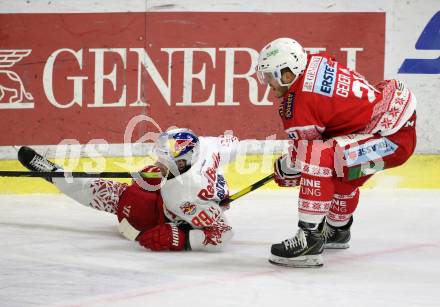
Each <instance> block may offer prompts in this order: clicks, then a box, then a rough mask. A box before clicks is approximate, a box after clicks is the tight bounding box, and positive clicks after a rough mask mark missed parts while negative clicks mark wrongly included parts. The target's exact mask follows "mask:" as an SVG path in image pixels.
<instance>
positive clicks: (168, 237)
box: [138, 223, 186, 251]
mask: <svg viewBox="0 0 440 307" xmlns="http://www.w3.org/2000/svg"><path fill="white" fill-rule="evenodd" d="M185 240H186V234H185V232H184V231H183V230H181V229H179V228H178V227H177V225H176V224H174V223H167V224H161V225H158V226H156V227H154V228H153V229H150V230H148V231H145V232H144V233H142V234H141V235H140V236H139V238H138V241H139V244H140V245H142V246H144V247H145V248H149V249H151V250H152V251H166V250H170V251H181V250H183V249H184V248H185Z"/></svg>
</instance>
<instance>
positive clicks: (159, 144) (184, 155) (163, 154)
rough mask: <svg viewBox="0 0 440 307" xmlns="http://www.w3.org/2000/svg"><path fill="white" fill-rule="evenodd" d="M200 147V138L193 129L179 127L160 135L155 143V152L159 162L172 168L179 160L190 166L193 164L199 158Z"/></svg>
mask: <svg viewBox="0 0 440 307" xmlns="http://www.w3.org/2000/svg"><path fill="white" fill-rule="evenodd" d="M199 147H200V141H199V138H198V137H197V135H196V134H195V133H194V132H193V131H191V130H190V129H186V128H178V129H172V130H169V131H166V132H163V133H161V134H160V135H159V137H158V139H157V140H156V142H155V143H154V153H155V154H156V155H157V157H158V161H159V162H161V163H163V164H165V165H166V166H167V167H168V168H169V169H171V170H172V169H175V167H176V162H177V161H179V160H184V161H185V162H186V165H187V166H188V167H189V166H191V165H192V164H193V163H194V162H195V161H196V160H197V159H198V155H199Z"/></svg>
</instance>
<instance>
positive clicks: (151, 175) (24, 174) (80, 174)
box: [0, 171, 161, 178]
mask: <svg viewBox="0 0 440 307" xmlns="http://www.w3.org/2000/svg"><path fill="white" fill-rule="evenodd" d="M136 174H139V175H140V176H141V177H142V178H160V177H161V175H160V173H154V172H153V173H150V172H139V173H138V172H133V173H128V172H101V173H86V172H28V171H0V177H42V178H62V177H74V178H133V175H136Z"/></svg>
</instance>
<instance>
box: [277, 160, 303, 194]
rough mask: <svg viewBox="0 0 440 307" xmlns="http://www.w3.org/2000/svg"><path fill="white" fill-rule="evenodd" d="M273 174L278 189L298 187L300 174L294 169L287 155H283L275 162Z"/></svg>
mask: <svg viewBox="0 0 440 307" xmlns="http://www.w3.org/2000/svg"><path fill="white" fill-rule="evenodd" d="M274 173H275V182H276V183H277V184H278V185H279V186H280V187H296V186H298V185H299V181H300V179H301V172H299V171H298V170H297V169H295V167H294V166H293V165H292V162H291V161H290V157H289V156H288V155H283V156H281V157H279V158H278V159H277V160H276V161H275V164H274Z"/></svg>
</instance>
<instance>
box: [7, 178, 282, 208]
mask: <svg viewBox="0 0 440 307" xmlns="http://www.w3.org/2000/svg"><path fill="white" fill-rule="evenodd" d="M138 174H139V175H140V176H141V177H144V178H160V174H158V173H148V172H141V173H137V172H133V173H128V172H101V173H86V172H29V171H0V177H41V178H62V177H74V178H133V176H135V175H138ZM273 178H274V174H270V175H267V176H266V177H264V178H262V179H260V180H258V181H257V182H255V183H253V184H251V185H250V186H248V187H246V188H244V189H243V190H241V191H238V192H237V193H235V194H232V195H231V196H229V197H228V198H226V199H224V200H222V201H221V203H220V205H221V206H224V205H227V204H229V203H230V202H232V201H234V200H236V199H238V198H240V197H242V196H244V195H246V194H248V193H249V192H252V191H254V190H256V189H258V188H260V187H262V186H263V185H265V184H267V183H269V182H270V181H271V180H272V179H273Z"/></svg>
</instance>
